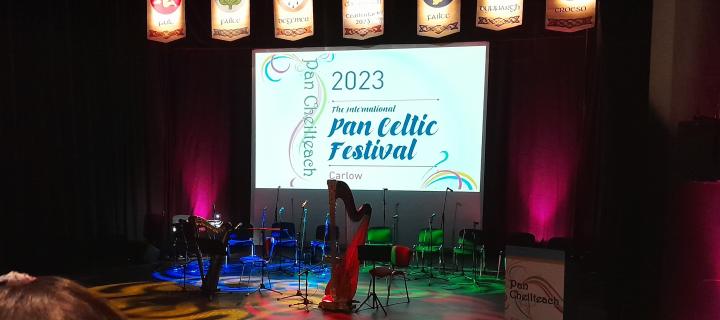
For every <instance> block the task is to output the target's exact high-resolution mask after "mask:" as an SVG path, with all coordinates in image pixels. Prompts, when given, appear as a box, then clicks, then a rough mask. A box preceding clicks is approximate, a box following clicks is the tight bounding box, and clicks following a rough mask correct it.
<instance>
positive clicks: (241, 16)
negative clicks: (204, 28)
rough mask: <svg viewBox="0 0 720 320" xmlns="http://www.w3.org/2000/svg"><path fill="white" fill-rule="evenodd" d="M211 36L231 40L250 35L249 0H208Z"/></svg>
mask: <svg viewBox="0 0 720 320" xmlns="http://www.w3.org/2000/svg"><path fill="white" fill-rule="evenodd" d="M210 3H211V4H210V16H211V19H212V27H211V28H212V34H211V36H212V38H213V39H217V40H224V41H233V40H237V39H240V38H243V37H247V36H248V35H250V0H210Z"/></svg>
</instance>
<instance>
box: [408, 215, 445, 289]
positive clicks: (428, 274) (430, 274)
mask: <svg viewBox="0 0 720 320" xmlns="http://www.w3.org/2000/svg"><path fill="white" fill-rule="evenodd" d="M434 217H435V214H434V213H433V215H431V216H430V218H428V229H427V230H428V232H429V238H430V239H429V240H430V241H429V243H428V245H427V247H428V248H427V249H428V250H427V251H432V247H433V245H432V244H433V228H432V221H433V218H434ZM441 248H442V246H441ZM420 258H421V260H422V261H421V262H420V264H421V265H422V266H421V268H420V272H421V273H424V274H425V275H424V276H420V277H418V278H414V279H413V280H422V279H428V286H429V285H432V282H431V281H432V280H433V279H436V280H443V281H448V279H445V278H440V277H437V276H435V274H434V273H433V271H432V269H433V268H432V259H431V260H430V261H429V262H428V263H426V261H427V260H426V259H425V252H422V255H421V257H420ZM426 264H428V268H427V270H425V265H426Z"/></svg>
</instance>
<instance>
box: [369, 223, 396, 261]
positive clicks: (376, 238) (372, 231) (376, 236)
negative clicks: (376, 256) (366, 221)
mask: <svg viewBox="0 0 720 320" xmlns="http://www.w3.org/2000/svg"><path fill="white" fill-rule="evenodd" d="M365 244H366V245H369V246H392V244H393V243H392V231H391V230H390V228H388V227H372V228H369V229H368V232H367V241H365ZM363 265H365V262H363ZM374 266H375V261H373V267H374Z"/></svg>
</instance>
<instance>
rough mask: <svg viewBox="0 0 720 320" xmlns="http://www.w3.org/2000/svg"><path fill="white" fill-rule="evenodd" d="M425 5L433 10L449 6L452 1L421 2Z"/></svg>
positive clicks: (429, 0)
mask: <svg viewBox="0 0 720 320" xmlns="http://www.w3.org/2000/svg"><path fill="white" fill-rule="evenodd" d="M423 1H425V4H427V5H429V6H431V7H433V8H442V7H445V6H447V5H449V4H450V3H451V2H453V0H423Z"/></svg>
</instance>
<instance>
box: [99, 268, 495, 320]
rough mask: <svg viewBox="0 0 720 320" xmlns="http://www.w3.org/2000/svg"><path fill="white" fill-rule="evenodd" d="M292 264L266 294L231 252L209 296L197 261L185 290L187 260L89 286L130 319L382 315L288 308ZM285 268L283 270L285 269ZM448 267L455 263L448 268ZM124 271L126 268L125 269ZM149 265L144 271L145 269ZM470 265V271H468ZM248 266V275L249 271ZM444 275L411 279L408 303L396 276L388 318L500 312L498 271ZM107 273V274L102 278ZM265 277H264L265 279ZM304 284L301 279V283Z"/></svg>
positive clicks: (380, 289)
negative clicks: (473, 277) (258, 290)
mask: <svg viewBox="0 0 720 320" xmlns="http://www.w3.org/2000/svg"><path fill="white" fill-rule="evenodd" d="M291 266H292V263H284V264H282V265H280V264H279V263H276V264H273V265H271V267H270V269H271V271H270V277H271V288H273V289H275V290H278V291H280V292H281V293H282V294H277V293H273V292H269V291H263V292H262V295H260V294H258V293H253V294H251V295H250V296H246V293H249V292H252V291H253V290H255V289H256V288H257V287H258V285H259V269H254V270H252V271H251V272H250V270H249V269H248V268H246V269H245V276H243V278H242V281H241V280H240V272H241V271H242V267H241V265H240V264H239V261H238V260H237V259H234V257H231V259H229V261H228V263H227V264H226V265H224V266H223V271H222V272H221V277H220V285H219V286H218V287H219V289H220V293H219V294H217V296H216V297H215V298H214V299H212V301H210V300H209V299H208V298H207V297H206V296H204V295H203V294H201V293H200V291H199V285H200V279H199V277H198V275H197V265H193V264H192V263H191V264H189V265H188V268H187V270H186V276H187V277H186V280H185V289H184V290H183V277H182V265H181V264H178V263H171V264H163V265H161V266H159V267H155V270H154V272H151V271H152V270H143V271H141V270H135V271H127V273H130V275H128V276H127V277H124V279H125V280H127V279H131V278H132V277H133V274H134V276H137V277H139V278H138V279H141V278H142V277H143V276H147V275H149V274H150V273H152V277H153V278H154V279H153V280H147V281H133V282H123V283H110V282H112V281H113V280H112V277H114V278H115V279H118V278H123V277H117V276H112V275H110V274H106V275H104V276H100V277H98V278H97V279H96V280H93V282H95V284H98V283H102V282H106V283H108V284H106V285H97V286H94V287H92V291H93V292H95V293H97V294H98V295H99V296H101V297H104V298H106V299H108V300H109V301H110V303H111V304H112V305H113V306H115V307H116V308H118V309H119V310H121V311H122V312H123V313H124V314H125V315H126V316H127V317H128V318H130V319H299V318H303V319H376V318H383V316H384V315H383V312H382V310H381V309H377V310H373V309H367V310H361V311H360V312H358V313H353V314H343V313H327V312H326V313H323V311H322V310H319V309H318V308H317V305H310V307H309V308H308V309H307V310H306V309H305V308H304V307H303V306H302V305H300V306H296V307H289V306H288V305H290V304H292V303H297V302H300V301H302V299H301V298H290V299H285V300H282V301H278V300H277V298H280V297H284V296H286V295H292V294H294V293H295V292H296V291H297V277H294V276H292V275H291V274H290V271H287V270H289V268H290V267H291ZM369 268H370V266H366V267H363V268H361V271H360V281H359V284H358V290H357V294H356V295H355V300H358V301H362V300H364V299H365V297H366V296H367V290H368V284H369V281H370V276H369V274H368V270H369ZM282 269H286V270H285V271H284V270H282ZM448 269H450V268H448ZM317 271H319V272H311V273H310V276H309V279H308V294H309V300H310V301H312V302H315V303H317V302H319V301H320V299H321V298H322V296H323V295H324V289H325V285H326V283H327V281H328V279H329V272H328V273H325V274H323V273H322V272H321V271H320V270H317ZM419 271H420V270H419V268H415V267H412V268H410V273H411V274H413V273H416V272H419ZM124 272H125V271H124ZM142 272H146V273H145V275H143V274H141V273H142ZM469 272H470V270H469V268H468V269H467V270H466V273H469ZM248 273H251V275H250V279H248V278H247V275H248ZM448 276H449V277H450V280H449V281H447V282H445V281H442V280H432V281H430V285H428V280H427V279H422V280H420V279H419V280H408V283H407V284H408V290H409V295H410V303H409V304H408V303H404V302H405V292H404V291H405V290H404V286H403V282H402V279H399V278H398V279H396V280H395V281H394V282H393V285H392V290H391V292H390V306H388V307H386V310H387V313H388V315H387V317H386V318H387V319H458V320H459V319H503V301H504V282H503V280H502V278H501V279H500V280H498V279H496V278H495V276H494V275H493V276H485V277H479V278H478V279H477V280H478V281H477V285H475V284H462V283H467V282H468V279H467V278H464V277H461V276H459V273H450V272H448V273H447V274H446V275H444V277H448ZM102 278H105V279H102ZM266 281H267V280H266ZM386 288H387V287H386V282H385V280H378V281H377V285H376V292H377V294H378V297H379V298H380V299H381V301H382V303H383V304H385V297H386V294H387V291H386ZM302 290H303V291H304V278H303V282H302Z"/></svg>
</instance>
